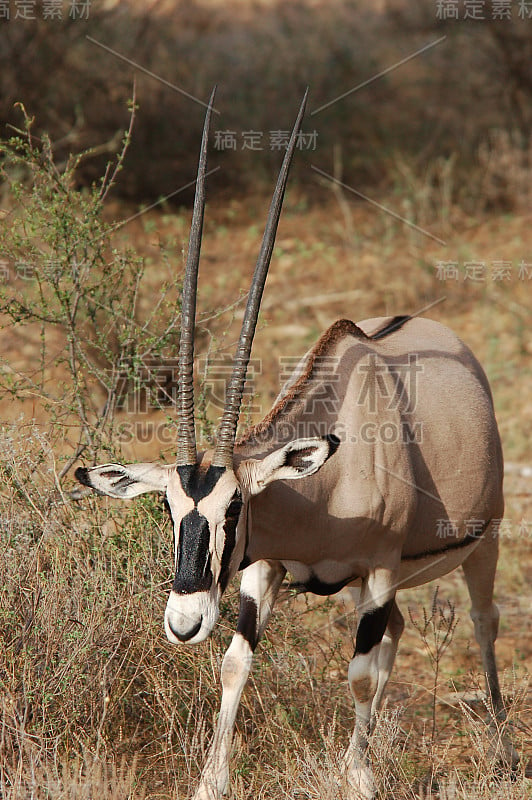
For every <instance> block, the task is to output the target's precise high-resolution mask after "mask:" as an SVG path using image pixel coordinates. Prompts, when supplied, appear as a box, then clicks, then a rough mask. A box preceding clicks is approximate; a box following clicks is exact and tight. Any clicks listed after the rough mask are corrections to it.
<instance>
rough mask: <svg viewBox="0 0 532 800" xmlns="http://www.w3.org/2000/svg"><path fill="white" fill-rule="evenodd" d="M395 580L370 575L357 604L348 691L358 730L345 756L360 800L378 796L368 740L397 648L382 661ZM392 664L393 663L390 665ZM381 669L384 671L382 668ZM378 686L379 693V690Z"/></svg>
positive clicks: (388, 574)
mask: <svg viewBox="0 0 532 800" xmlns="http://www.w3.org/2000/svg"><path fill="white" fill-rule="evenodd" d="M393 586H394V580H393V573H392V572H390V571H389V570H378V571H376V572H374V573H373V574H371V575H370V576H369V577H368V578H367V580H366V581H365V582H364V584H363V586H362V591H361V594H360V601H359V604H358V627H357V635H356V643H355V653H354V655H353V658H352V660H351V663H350V664H349V672H348V680H349V688H350V689H351V693H352V695H353V699H354V701H355V710H356V721H355V730H354V733H353V736H352V738H351V742H350V744H349V748H348V750H347V753H346V765H347V777H348V781H349V783H350V785H351V787H352V789H353V797H356V799H357V800H371V799H372V798H373V797H374V796H375V783H374V779H373V772H372V769H371V766H370V763H369V759H368V753H367V749H368V738H369V735H370V733H371V727H372V724H373V721H374V719H373V714H374V711H375V708H376V706H377V704H378V702H379V701H380V699H381V696H382V692H383V690H384V685H385V683H386V680H387V677H388V675H389V672H390V670H391V667H392V663H393V657H394V656H395V649H393V652H390V654H389V655H390V658H385V659H384V661H386V664H384V663H383V659H382V658H379V655H383V654H381V653H380V650H381V643H382V639H383V636H384V632H385V630H386V626H387V625H388V621H389V617H390V612H391V611H392V608H394V602H395V601H394V589H393ZM388 661H390V662H391V663H388ZM379 667H381V669H380V668H379ZM379 684H381V686H380V691H379Z"/></svg>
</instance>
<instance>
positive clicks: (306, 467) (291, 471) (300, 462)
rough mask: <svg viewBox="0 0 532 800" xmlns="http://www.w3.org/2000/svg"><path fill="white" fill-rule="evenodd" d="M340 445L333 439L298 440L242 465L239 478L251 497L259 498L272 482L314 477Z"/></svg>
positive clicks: (331, 436) (335, 438) (329, 437)
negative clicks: (259, 494) (264, 456)
mask: <svg viewBox="0 0 532 800" xmlns="http://www.w3.org/2000/svg"><path fill="white" fill-rule="evenodd" d="M339 444H340V440H339V439H338V437H337V436H334V435H330V436H326V437H324V438H322V439H318V438H316V439H295V440H294V441H293V442H290V443H289V444H286V445H285V446H284V447H281V448H280V449H279V450H274V452H273V453H270V454H269V455H267V456H266V458H263V459H261V460H258V459H248V460H247V461H244V462H242V464H240V466H239V469H238V477H239V479H240V481H241V482H242V483H243V484H244V485H246V486H247V489H248V491H249V492H250V494H252V495H254V494H258V493H259V492H261V491H262V490H263V489H264V488H265V487H266V486H267V485H268V484H269V483H271V482H272V481H278V480H294V479H295V478H306V477H307V476H308V475H313V474H314V473H315V472H317V471H318V470H319V469H321V467H322V466H323V465H324V464H325V462H326V461H327V459H328V458H330V456H332V454H333V453H335V452H336V450H337V448H338V445H339Z"/></svg>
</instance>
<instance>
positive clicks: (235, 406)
mask: <svg viewBox="0 0 532 800" xmlns="http://www.w3.org/2000/svg"><path fill="white" fill-rule="evenodd" d="M307 96H308V89H307V91H306V92H305V95H304V97H303V100H302V102H301V106H300V108H299V113H298V115H297V119H296V122H295V125H294V129H293V131H292V135H291V137H290V142H289V144H288V147H287V149H286V154H285V157H284V160H283V164H282V166H281V171H280V172H279V177H278V179H277V185H276V187H275V191H274V193H273V197H272V201H271V205H270V211H269V214H268V220H267V222H266V228H265V230H264V236H263V237H262V245H261V248H260V252H259V257H258V259H257V263H256V266H255V272H254V273H253V279H252V281H251V289H250V291H249V296H248V301H247V305H246V311H245V314H244V320H243V322H242V329H241V331H240V339H239V341H238V346H237V350H236V355H235V361H234V366H233V373H232V375H231V379H230V381H229V386H228V388H227V393H226V397H225V406H224V411H223V415H222V419H221V421H220V425H219V428H218V435H217V442H216V449H215V451H214V456H213V459H212V464H213V466H215V467H226V468H227V469H232V468H233V450H234V446H235V439H236V429H237V426H238V418H239V416H240V406H241V404H242V395H243V393H244V384H245V382H246V375H247V368H248V363H249V357H250V355H251V346H252V344H253V336H254V334H255V328H256V326H257V319H258V316H259V308H260V301H261V299H262V292H263V290H264V284H265V283H266V277H267V275H268V267H269V266H270V261H271V257H272V252H273V246H274V244H275V234H276V233H277V225H278V223H279V217H280V215H281V208H282V205H283V198H284V192H285V188H286V182H287V179H288V172H289V169H290V164H291V162H292V157H293V155H294V150H295V146H296V142H297V137H298V134H299V131H300V128H301V122H302V120H303V116H304V113H305V106H306V104H307Z"/></svg>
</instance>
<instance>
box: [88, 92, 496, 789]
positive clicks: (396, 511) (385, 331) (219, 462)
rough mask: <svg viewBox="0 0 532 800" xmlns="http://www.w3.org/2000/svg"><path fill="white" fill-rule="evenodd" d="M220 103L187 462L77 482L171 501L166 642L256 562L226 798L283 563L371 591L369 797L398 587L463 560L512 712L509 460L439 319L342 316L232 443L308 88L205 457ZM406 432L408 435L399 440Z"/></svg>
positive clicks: (194, 259)
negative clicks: (201, 443)
mask: <svg viewBox="0 0 532 800" xmlns="http://www.w3.org/2000/svg"><path fill="white" fill-rule="evenodd" d="M213 98H214V92H213V95H212V96H211V99H210V103H209V108H208V111H207V114H206V119H205V125H204V130H203V139H202V144H201V152H200V159H199V167H198V178H197V185H196V197H195V202H194V212H193V218H192V224H191V232H190V242H189V250H188V257H187V263H186V273H185V279H184V285H183V298H182V321H181V340H180V349H179V387H178V401H177V420H178V442H177V458H176V462H175V464H170V465H166V466H161V465H157V464H132V465H126V466H123V465H121V464H105V465H103V466H96V467H92V468H90V469H86V468H79V469H78V470H77V471H76V477H77V479H78V480H79V481H80V482H81V483H82V484H84V485H86V486H89V487H91V488H92V489H94V490H95V491H97V492H99V493H100V494H105V495H109V496H111V497H117V498H123V499H129V498H132V497H135V496H136V495H139V494H142V493H144V492H152V491H159V492H162V493H164V495H165V503H166V504H167V507H168V510H169V512H170V516H171V519H172V523H173V528H174V540H175V579H174V582H173V585H172V589H171V592H170V596H169V598H168V604H167V607H166V612H165V618H164V627H165V631H166V635H167V637H168V639H169V640H170V642H173V643H175V644H180V643H187V644H197V643H199V642H202V641H203V640H204V639H205V638H206V637H208V636H209V634H210V633H211V632H212V630H213V628H214V625H215V623H216V621H217V618H218V614H219V603H220V598H221V596H222V594H223V592H224V591H225V589H226V587H227V585H228V583H229V581H230V580H231V579H232V578H233V576H234V575H235V574H236V573H237V572H238V571H242V580H241V587H240V613H239V618H238V626H237V630H236V633H235V635H234V637H233V639H232V641H231V644H230V646H229V648H228V650H227V652H226V654H225V657H224V659H223V664H222V669H221V682H222V689H223V692H222V701H221V710H220V715H219V719H218V723H217V728H216V731H215V734H214V738H213V741H212V745H211V749H210V753H209V756H208V759H207V762H206V766H205V768H204V771H203V773H202V776H201V780H200V784H199V788H198V790H197V793H196V798H197V800H200V799H201V800H205V799H206V798H210V800H212V799H213V798H219V797H220V796H221V795H222V794H223V793H225V792H226V790H227V788H228V781H229V755H230V747H231V741H232V735H233V727H234V722H235V717H236V713H237V709H238V705H239V702H240V697H241V693H242V690H243V688H244V685H245V683H246V680H247V678H248V675H249V671H250V667H251V662H252V656H253V652H254V650H255V648H256V646H257V643H258V642H259V640H260V638H261V636H262V634H263V632H264V629H265V627H266V624H267V622H268V618H269V616H270V614H271V611H272V608H273V605H274V602H275V598H276V595H277V593H278V591H279V587H280V586H281V583H282V581H283V579H284V578H285V575H286V574H287V572H288V573H290V574H291V576H292V578H293V580H294V582H295V583H296V584H297V585H298V586H299V587H300V588H301V589H302V590H303V591H308V592H313V593H315V594H319V595H330V594H334V593H336V592H338V591H339V590H340V589H342V588H343V587H354V586H357V587H359V594H358V627H357V633H356V643H355V649H354V655H353V658H352V661H351V662H350V665H349V670H348V681H349V686H350V689H351V692H352V695H353V698H354V703H355V709H356V724H355V729H354V733H353V736H352V740H351V743H350V745H349V747H348V750H347V753H346V770H347V776H348V781H349V785H350V786H351V787H352V789H351V791H352V792H353V796H354V797H360V796H362V797H364V798H370V797H372V796H373V794H374V783H373V777H372V772H371V767H370V764H369V762H368V757H367V744H368V735H369V733H370V732H371V729H372V725H373V723H374V720H375V714H376V711H377V709H378V708H379V704H380V702H381V700H382V697H383V692H384V689H385V686H386V683H387V680H388V678H389V675H390V672H391V669H392V665H393V662H394V658H395V654H396V650H397V644H398V641H399V637H400V636H401V633H402V630H403V626H404V623H403V617H402V616H401V612H400V611H399V608H398V607H397V604H396V601H395V594H396V592H397V590H398V589H401V588H404V587H411V586H417V585H420V584H422V583H425V582H427V581H430V580H432V579H434V578H438V577H439V576H441V575H444V574H445V573H448V572H450V571H451V570H454V569H455V568H456V567H457V566H458V565H459V564H461V565H462V567H463V570H464V573H465V577H466V580H467V585H468V587H469V592H470V595H471V602H472V610H471V614H472V618H473V620H474V625H475V635H476V638H477V640H478V643H479V645H480V650H481V654H482V661H483V666H484V672H485V674H486V679H487V690H488V695H489V698H490V702H491V704H492V706H493V709H494V713H495V715H496V716H498V717H499V718H504V708H503V701H502V697H501V691H500V688H499V681H498V677H497V667H496V663H495V650H494V642H495V638H496V635H497V625H498V612H497V608H496V606H495V605H494V602H493V583H494V576H495V568H496V562H497V548H498V541H497V520H500V519H501V518H502V516H503V494H502V479H503V460H502V452H501V444H500V440H499V434H498V430H497V424H496V421H495V416H494V410H493V402H492V398H491V393H490V389H489V385H488V381H487V379H486V376H485V374H484V372H483V371H482V368H481V367H480V365H479V363H478V361H477V360H476V359H475V357H474V356H473V354H472V353H471V351H470V350H469V349H468V348H467V347H466V345H465V344H463V342H461V341H460V339H458V338H457V337H456V336H455V335H454V333H452V332H451V331H450V330H449V329H447V328H445V327H444V326H442V325H440V324H438V323H437V322H433V321H431V320H428V319H420V318H412V317H408V316H402V317H394V318H379V319H369V320H365V321H364V322H360V323H358V324H354V323H353V322H350V321H348V320H345V319H342V320H339V321H338V322H336V323H335V324H334V325H332V326H331V327H330V328H329V329H328V330H327V331H325V333H324V334H323V335H322V336H321V338H320V339H319V341H318V342H317V344H315V346H314V347H313V348H312V349H311V350H310V351H309V352H308V353H307V355H306V356H305V357H304V358H303V359H302V361H301V362H300V364H299V365H298V367H297V368H296V371H295V373H294V375H293V376H292V379H291V380H290V381H289V382H288V384H287V385H286V386H285V387H284V389H283V391H282V392H281V394H280V396H279V397H278V399H277V401H276V402H275V404H274V406H273V408H272V409H271V411H270V412H269V413H268V415H267V416H266V417H265V418H264V419H263V420H262V422H260V423H259V424H258V425H256V426H255V427H252V428H251V430H249V431H248V432H247V433H246V434H245V435H244V436H243V437H242V438H240V439H239V440H236V430H237V425H238V419H239V413H240V406H241V400H242V394H243V389H244V384H245V380H246V371H247V366H248V361H249V357H250V352H251V346H252V340H253V335H254V331H255V326H256V323H257V317H258V313H259V305H260V301H261V296H262V292H263V288H264V284H265V280H266V275H267V272H268V267H269V263H270V259H271V255H272V250H273V246H274V240H275V234H276V229H277V224H278V220H279V216H280V212H281V205H282V200H283V195H284V191H285V186H286V181H287V177H288V171H289V167H290V162H291V159H292V156H293V152H294V148H295V144H296V139H297V135H298V132H299V130H300V126H301V120H302V118H303V114H304V109H305V103H306V95H305V98H304V99H303V102H302V105H301V107H300V110H299V114H298V117H297V120H296V123H295V126H294V129H293V131H292V135H291V139H290V144H289V146H288V148H287V152H286V156H285V158H284V161H283V164H282V168H281V171H280V174H279V178H278V181H277V185H276V188H275V192H274V195H273V199H272V203H271V208H270V212H269V216H268V220H267V224H266V229H265V233H264V238H263V242H262V247H261V250H260V254H259V257H258V261H257V265H256V268H255V272H254V275H253V279H252V283H251V290H250V293H249V297H248V301H247V307H246V311H245V315H244V320H243V324H242V330H241V334H240V340H239V343H238V346H237V351H236V355H235V359H234V368H233V373H232V377H231V379H230V382H229V384H228V388H227V393H226V401H225V408H224V411H223V414H222V417H221V421H220V424H219V429H218V435H217V444H216V447H215V448H214V450H213V451H207V452H204V453H200V454H198V453H197V451H196V438H195V427H194V398H193V354H194V320H195V307H196V287H197V278H198V264H199V256H200V246H201V235H202V224H203V212H204V203H205V171H206V159H207V143H208V136H209V123H210V117H211V109H212V103H213ZM324 363H326V364H327V365H328V368H327V369H326V370H324V369H323V368H322V366H323V364H324ZM405 365H414V366H413V367H412V369H411V372H412V370H414V371H415V380H412V374H410V375H408V376H405V374H404V366H405ZM407 378H408V379H407ZM371 426H373V427H371ZM384 431H387V433H386V434H384ZM394 431H396V432H400V433H399V435H396V436H393V435H390V432H392V433H393V432H394ZM381 432H382V435H381ZM471 521H474V522H475V525H473V526H472V525H471ZM442 523H449V524H451V529H452V535H446V536H442ZM507 749H508V750H510V749H511V748H510V746H508V748H507ZM510 757H511V756H510Z"/></svg>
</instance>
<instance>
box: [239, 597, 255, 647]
mask: <svg viewBox="0 0 532 800" xmlns="http://www.w3.org/2000/svg"><path fill="white" fill-rule="evenodd" d="M236 630H237V633H240V634H242V636H243V637H244V639H245V640H246V642H247V643H248V644H249V646H250V647H251V649H252V650H254V649H255V648H256V646H257V644H258V641H259V631H258V609H257V604H256V602H255V600H253V598H252V597H248V596H247V595H245V594H241V595H240V612H239V614H238V625H237V628H236Z"/></svg>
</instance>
